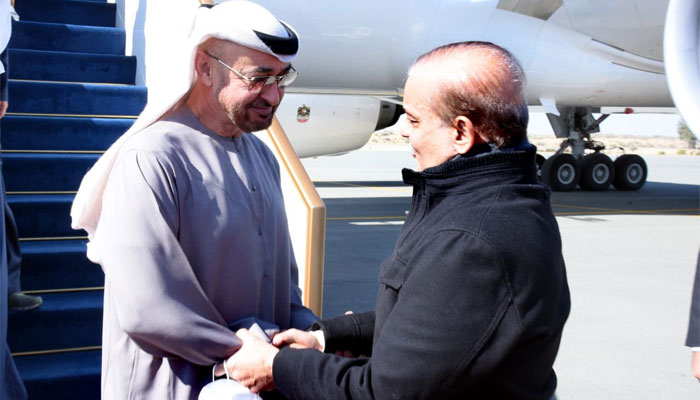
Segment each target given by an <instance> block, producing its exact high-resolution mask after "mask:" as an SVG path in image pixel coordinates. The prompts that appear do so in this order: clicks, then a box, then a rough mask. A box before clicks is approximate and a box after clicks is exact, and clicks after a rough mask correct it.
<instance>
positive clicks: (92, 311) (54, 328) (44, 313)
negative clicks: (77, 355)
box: [7, 290, 103, 353]
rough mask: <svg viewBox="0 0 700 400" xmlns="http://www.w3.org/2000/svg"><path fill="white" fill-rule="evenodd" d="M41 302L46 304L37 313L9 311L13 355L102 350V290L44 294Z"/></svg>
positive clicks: (8, 336) (9, 336) (8, 340)
mask: <svg viewBox="0 0 700 400" xmlns="http://www.w3.org/2000/svg"><path fill="white" fill-rule="evenodd" d="M42 298H43V299H44V304H42V306H41V307H40V308H38V309H36V310H32V311H23V312H19V311H10V313H9V315H8V318H7V326H8V334H7V344H8V345H9V346H10V348H11V349H12V351H13V352H15V353H17V352H25V351H41V350H53V349H72V348H78V347H90V346H100V344H101V340H102V298H103V293H102V291H101V290H95V291H85V292H69V293H57V294H44V295H42ZM20 333H21V334H20ZM47 334H50V336H47ZM47 339H50V340H47Z"/></svg>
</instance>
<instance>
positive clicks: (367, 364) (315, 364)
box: [273, 144, 570, 400]
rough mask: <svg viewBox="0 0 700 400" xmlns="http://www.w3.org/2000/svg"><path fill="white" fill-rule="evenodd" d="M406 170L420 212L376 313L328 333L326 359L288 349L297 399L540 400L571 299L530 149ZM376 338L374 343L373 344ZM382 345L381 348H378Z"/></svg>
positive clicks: (285, 364)
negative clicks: (350, 353) (347, 351)
mask: <svg viewBox="0 0 700 400" xmlns="http://www.w3.org/2000/svg"><path fill="white" fill-rule="evenodd" d="M484 151H485V153H483V154H477V155H471V154H468V155H467V156H462V157H459V158H457V159H454V160H451V161H448V162H446V163H444V164H441V165H439V166H436V167H433V168H429V169H426V170H425V171H423V172H421V173H418V172H414V171H411V170H404V171H403V176H404V181H405V182H406V183H409V184H411V185H413V188H414V189H413V203H412V206H411V210H410V213H409V215H408V217H407V219H406V222H405V224H404V226H403V229H402V230H401V233H400V235H399V238H398V241H397V244H396V248H395V250H394V253H393V254H392V255H391V256H390V257H389V258H388V259H387V260H385V261H384V262H383V263H382V266H381V270H380V275H379V281H380V287H379V294H378V296H377V306H376V310H375V312H371V313H366V314H357V315H350V316H342V317H337V318H334V319H331V320H327V321H322V322H321V323H320V324H319V326H320V327H321V328H322V329H323V330H324V334H325V335H326V340H327V348H326V352H333V351H334V350H336V349H343V348H352V349H353V350H354V351H356V352H358V353H363V354H367V355H369V354H371V357H369V358H358V359H347V358H342V357H337V356H335V355H332V354H323V353H320V352H317V351H315V350H293V349H289V348H285V349H282V350H281V351H280V352H279V353H278V355H277V356H276V357H275V360H274V364H273V377H274V381H275V385H276V387H277V389H278V390H279V391H280V392H282V393H283V394H284V395H286V396H287V397H289V398H290V399H308V400H311V399H472V398H474V399H542V400H545V399H546V400H549V399H550V398H551V396H552V394H553V393H554V390H555V388H556V375H555V374H554V371H553V369H552V364H553V363H554V359H555V356H556V354H557V350H558V348H559V342H560V339H561V334H562V329H563V327H564V322H565V321H566V318H567V316H568V314H569V309H570V299H569V289H568V285H567V280H566V271H565V267H564V260H563V258H562V253H561V238H560V235H559V228H558V225H557V222H556V220H555V218H554V214H553V212H552V209H551V205H550V202H549V197H550V192H549V190H548V189H547V188H546V187H545V186H544V185H541V184H539V183H538V182H537V178H536V168H535V148H534V146H531V145H529V144H528V145H525V146H521V147H519V148H518V149H515V150H510V151H495V152H488V148H486V149H484V147H483V146H482V147H480V148H479V149H477V150H475V151H474V152H470V153H479V152H484ZM370 332H373V334H370ZM372 336H373V338H371V337H372Z"/></svg>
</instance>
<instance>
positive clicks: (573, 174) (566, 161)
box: [542, 154, 580, 192]
mask: <svg viewBox="0 0 700 400" xmlns="http://www.w3.org/2000/svg"><path fill="white" fill-rule="evenodd" d="M579 176H580V168H579V165H578V162H576V158H574V156H572V155H571V154H557V155H554V156H552V157H549V158H548V159H547V161H545V162H544V164H543V165H542V182H544V183H545V184H546V185H547V186H549V188H550V189H552V190H555V191H560V192H567V191H569V190H572V189H573V188H575V187H576V185H577V184H578V180H579Z"/></svg>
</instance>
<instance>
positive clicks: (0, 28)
mask: <svg viewBox="0 0 700 400" xmlns="http://www.w3.org/2000/svg"><path fill="white" fill-rule="evenodd" d="M10 11H11V6H10V0H0V53H2V52H3V51H5V48H6V47H7V44H8V43H9V42H10V35H11V34H12V17H11V16H10V15H11V14H10ZM3 73H5V66H4V65H3V64H2V63H1V62H0V74H3Z"/></svg>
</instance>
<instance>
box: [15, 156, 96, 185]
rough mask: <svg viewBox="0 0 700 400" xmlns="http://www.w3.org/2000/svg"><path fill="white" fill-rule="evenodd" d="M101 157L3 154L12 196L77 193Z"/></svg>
mask: <svg viewBox="0 0 700 400" xmlns="http://www.w3.org/2000/svg"><path fill="white" fill-rule="evenodd" d="M98 157H99V154H33V153H9V154H8V153H3V155H2V158H3V173H4V176H5V190H7V191H8V192H32V191H34V192H54V191H76V190H78V187H79V186H80V180H81V179H82V177H83V176H84V175H85V173H86V172H87V170H88V169H89V168H90V167H91V166H92V165H93V164H94V163H95V161H97V158H98Z"/></svg>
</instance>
